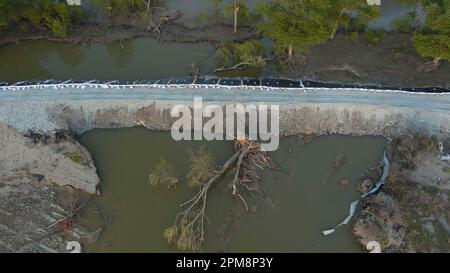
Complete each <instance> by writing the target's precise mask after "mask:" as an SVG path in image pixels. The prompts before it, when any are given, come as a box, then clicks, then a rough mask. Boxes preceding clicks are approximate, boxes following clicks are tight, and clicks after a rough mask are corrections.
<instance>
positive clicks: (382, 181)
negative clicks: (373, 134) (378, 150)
mask: <svg viewBox="0 0 450 273" xmlns="http://www.w3.org/2000/svg"><path fill="white" fill-rule="evenodd" d="M383 165H384V168H383V174H382V175H381V178H380V180H378V182H377V183H376V184H375V185H374V186H373V188H372V189H371V190H370V191H368V192H367V193H365V194H363V195H361V197H360V198H359V199H358V200H356V201H353V202H352V203H350V211H349V214H348V216H347V218H345V219H344V221H342V222H341V223H339V224H338V225H337V226H335V227H334V228H333V229H327V230H324V231H322V233H323V235H325V236H326V235H329V234H332V233H334V232H335V231H336V229H337V228H338V227H340V226H342V225H347V224H348V223H349V222H350V220H351V219H352V217H353V216H355V213H356V208H357V207H358V203H359V202H360V201H361V200H362V199H363V198H365V197H367V196H369V195H371V194H374V193H376V192H377V191H378V190H379V189H380V187H381V186H383V185H384V184H385V183H386V178H387V176H388V174H389V160H388V159H387V156H386V152H384V154H383Z"/></svg>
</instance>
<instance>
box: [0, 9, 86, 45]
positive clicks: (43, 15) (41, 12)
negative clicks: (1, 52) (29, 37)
mask: <svg viewBox="0 0 450 273" xmlns="http://www.w3.org/2000/svg"><path fill="white" fill-rule="evenodd" d="M81 14H82V9H81V8H80V7H76V6H74V7H72V6H68V5H67V3H66V1H63V0H0V30H1V29H3V28H6V27H12V28H19V29H20V30H24V31H25V30H29V29H32V28H33V29H49V30H51V31H52V32H53V34H55V35H56V36H60V37H64V36H66V33H67V30H68V28H69V26H70V24H71V22H73V21H75V20H78V19H80V17H81Z"/></svg>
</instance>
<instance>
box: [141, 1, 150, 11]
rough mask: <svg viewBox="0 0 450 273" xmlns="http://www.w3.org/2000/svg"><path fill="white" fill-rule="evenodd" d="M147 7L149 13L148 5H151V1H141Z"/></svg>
mask: <svg viewBox="0 0 450 273" xmlns="http://www.w3.org/2000/svg"><path fill="white" fill-rule="evenodd" d="M142 1H143V2H144V4H145V6H146V7H147V11H150V5H151V4H152V0H142Z"/></svg>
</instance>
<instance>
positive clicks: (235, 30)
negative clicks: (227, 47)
mask: <svg viewBox="0 0 450 273" xmlns="http://www.w3.org/2000/svg"><path fill="white" fill-rule="evenodd" d="M233 11H234V29H233V33H234V34H236V33H237V27H238V11H239V0H234V4H233Z"/></svg>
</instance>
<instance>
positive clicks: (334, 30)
mask: <svg viewBox="0 0 450 273" xmlns="http://www.w3.org/2000/svg"><path fill="white" fill-rule="evenodd" d="M344 12H345V8H343V9H342V10H341V12H340V13H339V17H338V19H337V21H336V23H335V25H334V28H333V32H332V33H331V36H330V39H332V40H333V39H334V35H336V31H337V30H338V28H339V20H341V17H342V15H343V14H344Z"/></svg>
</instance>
